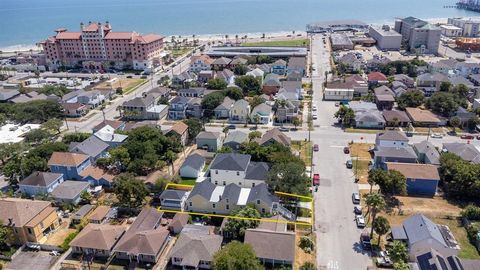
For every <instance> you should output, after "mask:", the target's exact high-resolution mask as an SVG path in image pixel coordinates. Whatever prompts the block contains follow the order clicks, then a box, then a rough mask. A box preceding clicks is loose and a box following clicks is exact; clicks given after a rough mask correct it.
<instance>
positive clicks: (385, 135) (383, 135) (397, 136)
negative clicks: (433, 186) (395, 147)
mask: <svg viewBox="0 0 480 270" xmlns="http://www.w3.org/2000/svg"><path fill="white" fill-rule="evenodd" d="M376 139H379V140H382V141H403V142H408V137H407V135H405V133H403V132H401V131H397V130H386V131H382V132H379V133H377V138H376Z"/></svg>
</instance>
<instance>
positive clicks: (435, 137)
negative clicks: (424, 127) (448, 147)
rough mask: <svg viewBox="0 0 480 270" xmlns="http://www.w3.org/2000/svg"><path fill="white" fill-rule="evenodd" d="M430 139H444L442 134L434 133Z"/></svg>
mask: <svg viewBox="0 0 480 270" xmlns="http://www.w3.org/2000/svg"><path fill="white" fill-rule="evenodd" d="M430 137H432V138H434V139H441V138H443V136H442V134H440V133H432V134H431V135H430Z"/></svg>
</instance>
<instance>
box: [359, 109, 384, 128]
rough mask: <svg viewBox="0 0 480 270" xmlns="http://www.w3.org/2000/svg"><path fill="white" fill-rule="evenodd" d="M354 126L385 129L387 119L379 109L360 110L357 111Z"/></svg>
mask: <svg viewBox="0 0 480 270" xmlns="http://www.w3.org/2000/svg"><path fill="white" fill-rule="evenodd" d="M354 126H355V127H356V128H373V129H383V128H385V119H384V118H383V116H382V113H381V112H380V111H377V110H372V111H363V112H358V113H355V122H354Z"/></svg>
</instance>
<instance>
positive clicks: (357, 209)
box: [353, 205, 362, 215]
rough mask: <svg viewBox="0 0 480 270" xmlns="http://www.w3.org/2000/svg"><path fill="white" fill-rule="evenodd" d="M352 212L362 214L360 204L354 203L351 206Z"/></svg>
mask: <svg viewBox="0 0 480 270" xmlns="http://www.w3.org/2000/svg"><path fill="white" fill-rule="evenodd" d="M353 212H354V213H355V214H357V215H361V214H362V207H361V206H360V205H355V206H354V207H353Z"/></svg>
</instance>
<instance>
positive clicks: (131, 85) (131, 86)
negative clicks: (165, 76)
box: [123, 79, 147, 95]
mask: <svg viewBox="0 0 480 270" xmlns="http://www.w3.org/2000/svg"><path fill="white" fill-rule="evenodd" d="M146 81H147V80H145V79H133V80H132V81H131V82H130V83H129V84H128V85H127V86H126V87H124V88H123V94H124V95H126V94H128V93H130V92H132V91H133V90H135V89H136V88H137V87H138V86H140V85H141V84H143V83H145V82H146Z"/></svg>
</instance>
